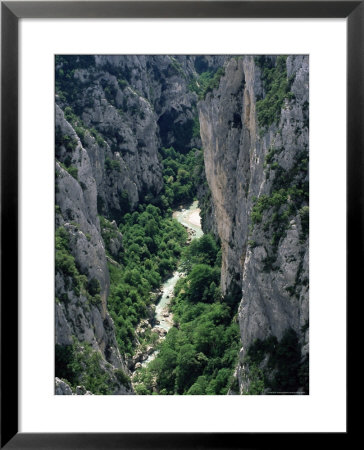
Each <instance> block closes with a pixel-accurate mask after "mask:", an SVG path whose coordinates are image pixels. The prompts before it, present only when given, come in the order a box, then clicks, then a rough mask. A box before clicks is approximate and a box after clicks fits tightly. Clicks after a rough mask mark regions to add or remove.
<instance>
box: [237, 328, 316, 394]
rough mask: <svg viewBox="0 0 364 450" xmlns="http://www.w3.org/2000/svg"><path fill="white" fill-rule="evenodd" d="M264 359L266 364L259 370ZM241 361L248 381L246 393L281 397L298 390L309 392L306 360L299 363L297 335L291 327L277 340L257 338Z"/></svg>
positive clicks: (299, 348) (299, 347)
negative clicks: (245, 364)
mask: <svg viewBox="0 0 364 450" xmlns="http://www.w3.org/2000/svg"><path fill="white" fill-rule="evenodd" d="M265 358H268V362H267V364H266V365H264V366H263V368H261V367H260V365H261V364H262V362H263V360H264V359H265ZM245 362H246V363H247V366H248V367H249V381H250V386H249V389H248V391H247V394H250V395H253V394H262V393H263V392H264V391H265V390H267V392H269V391H271V392H274V393H282V394H285V393H292V392H297V390H298V389H299V387H303V390H304V393H305V394H308V393H309V385H308V378H309V377H308V358H305V359H304V361H301V346H300V344H299V341H298V336H297V333H296V332H295V331H294V330H292V329H291V328H290V329H288V330H286V332H285V333H284V335H283V336H282V339H281V340H280V341H278V339H277V338H276V337H275V336H270V337H268V338H266V339H264V340H261V339H257V340H256V341H255V342H254V343H253V344H252V345H251V346H250V347H249V349H248V353H247V356H246V358H245Z"/></svg>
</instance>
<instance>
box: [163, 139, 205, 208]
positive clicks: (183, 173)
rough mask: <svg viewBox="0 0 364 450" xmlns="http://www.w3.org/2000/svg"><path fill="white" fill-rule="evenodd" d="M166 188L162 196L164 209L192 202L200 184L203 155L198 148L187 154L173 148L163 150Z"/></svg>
mask: <svg viewBox="0 0 364 450" xmlns="http://www.w3.org/2000/svg"><path fill="white" fill-rule="evenodd" d="M160 156H161V159H162V163H163V180H164V188H163V192H162V194H161V196H160V202H161V207H162V208H168V207H171V208H172V207H175V206H178V205H181V204H188V203H189V202H192V201H193V199H194V198H195V196H196V190H197V186H198V184H199V181H200V179H199V174H200V167H201V166H202V165H203V153H202V151H201V150H198V149H196V148H193V149H191V150H190V151H188V152H187V153H180V152H177V151H176V150H175V149H174V148H173V147H170V148H162V149H161V150H160Z"/></svg>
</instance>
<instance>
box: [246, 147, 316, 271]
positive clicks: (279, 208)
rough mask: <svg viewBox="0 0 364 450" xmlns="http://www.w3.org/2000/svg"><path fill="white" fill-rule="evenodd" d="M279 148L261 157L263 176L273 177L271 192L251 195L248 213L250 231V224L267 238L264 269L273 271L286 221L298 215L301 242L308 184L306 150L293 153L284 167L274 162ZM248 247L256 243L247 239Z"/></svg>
mask: <svg viewBox="0 0 364 450" xmlns="http://www.w3.org/2000/svg"><path fill="white" fill-rule="evenodd" d="M283 150H284V149H283V148H280V149H276V148H273V149H271V150H270V151H269V152H268V154H267V156H266V158H265V167H266V177H267V178H268V177H270V176H272V177H274V178H273V181H272V192H271V193H270V194H269V195H266V194H263V195H261V196H260V197H259V198H254V199H253V201H254V205H253V208H252V213H251V231H253V229H254V227H256V226H260V227H262V229H263V231H264V234H265V236H266V237H270V244H271V245H270V247H269V248H267V249H266V250H267V253H268V256H267V258H266V260H265V270H266V271H270V270H277V269H278V267H277V266H275V265H274V263H275V262H276V259H277V251H278V246H279V242H280V241H281V239H283V238H284V237H285V236H286V233H287V230H288V228H289V223H290V220H291V219H292V218H293V217H295V215H296V214H298V215H299V217H300V219H301V228H302V231H301V236H300V237H301V240H302V241H305V239H307V235H308V226H309V206H308V200H309V184H308V176H307V175H308V151H307V150H306V149H303V150H301V151H299V152H297V154H296V156H295V159H294V162H293V165H292V167H291V168H290V169H288V170H286V169H284V168H283V167H282V166H280V165H279V163H278V162H277V157H278V156H279V154H280V153H281V152H282V151H283ZM249 244H250V246H251V247H256V246H258V245H260V244H259V242H255V241H252V240H251V241H250V242H249Z"/></svg>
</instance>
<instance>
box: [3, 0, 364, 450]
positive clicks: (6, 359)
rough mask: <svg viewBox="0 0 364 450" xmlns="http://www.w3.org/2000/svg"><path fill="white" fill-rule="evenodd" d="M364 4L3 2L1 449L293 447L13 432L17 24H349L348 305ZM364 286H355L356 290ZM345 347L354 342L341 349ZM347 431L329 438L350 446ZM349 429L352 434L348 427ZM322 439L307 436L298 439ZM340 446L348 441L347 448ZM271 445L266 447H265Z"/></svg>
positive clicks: (354, 256)
mask: <svg viewBox="0 0 364 450" xmlns="http://www.w3.org/2000/svg"><path fill="white" fill-rule="evenodd" d="M363 3H364V1H259V0H255V1H214V2H212V1H194V2H183V1H175V2H174V1H168V2H165V1H164V2H161V1H114V2H107V1H95V2H80V1H79V2H77V1H75V2H73V1H71V2H62V1H55V2H47V1H38V2H32V1H30V2H21V1H20V2H17V1H14V2H12V1H9V2H7V1H5V2H1V448H6V449H41V448H43V449H76V448H77V449H86V448H87V449H106V448H110V449H116V448H120V449H139V448H140V449H141V448H151V449H154V448H155V449H164V448H166V449H167V448H171V449H185V448H195V449H197V448H198V449H201V448H214V449H218V448H221V449H223V448H261V447H262V446H264V447H266V446H267V447H269V448H270V447H271V444H272V442H274V441H276V440H277V439H278V438H279V445H280V447H288V446H289V447H291V446H292V445H296V443H297V439H298V436H297V434H296V433H276V434H272V433H63V434H49V433H19V432H18V400H19V398H18V351H17V349H18V323H17V317H18V303H17V298H18V271H17V267H18V181H19V180H18V52H19V48H18V21H19V19H21V18H39V19H40V18H117V17H120V18H238V17H242V18H347V38H348V41H347V45H348V47H347V74H348V86H347V286H348V289H347V305H348V303H349V299H350V298H351V299H352V300H354V295H357V292H360V291H361V289H359V281H360V280H361V278H362V276H363V273H364V271H363V268H364V264H363V258H362V256H363V218H364V217H363V216H364V208H363V203H364V196H363V193H364V189H363V188H364V186H363V185H364V182H363V177H362V173H364V172H363V169H364V167H363V143H364V126H363V125H364V123H363V116H364V114H363V113H364V111H363V108H364V88H363V86H364V36H363V34H364V29H363V24H364V5H363ZM360 288H361V286H360ZM347 348H348V351H350V345H348V346H347ZM348 418H349V413H348V415H347V423H348V428H347V432H346V433H337V434H336V436H335V441H336V442H337V443H339V445H340V441H341V442H342V445H346V444H347V439H348V438H349V430H350V429H349V421H348ZM350 431H351V430H350ZM312 437H314V438H315V444H318V445H320V443H321V441H322V443H324V442H325V444H326V445H327V435H326V434H325V433H318V434H317V433H316V434H314V435H312V434H311V433H303V434H301V435H300V436H299V443H300V445H302V444H307V441H308V439H310V438H312ZM344 440H345V442H344ZM268 443H269V445H268Z"/></svg>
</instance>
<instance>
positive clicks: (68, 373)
mask: <svg viewBox="0 0 364 450" xmlns="http://www.w3.org/2000/svg"><path fill="white" fill-rule="evenodd" d="M55 359H56V374H55V375H56V377H58V378H60V379H63V380H64V381H65V382H66V383H67V384H69V385H70V386H71V388H72V389H73V390H75V389H76V387H77V386H80V385H82V386H84V387H85V388H86V390H88V391H90V392H92V393H93V394H95V395H97V394H100V395H106V394H113V393H114V392H115V389H117V388H118V385H119V383H120V384H123V385H124V386H129V385H130V378H129V377H128V376H127V375H126V374H125V373H124V371H123V370H122V369H114V370H113V372H112V375H113V376H112V377H111V376H110V374H109V373H108V372H106V371H105V370H103V369H102V367H101V365H100V364H101V361H102V356H101V354H100V353H99V352H97V351H94V350H93V349H92V347H91V346H90V344H87V343H86V342H83V343H82V344H81V343H80V342H78V341H77V340H76V339H74V342H73V344H72V345H56V348H55ZM104 364H106V365H108V366H109V369H112V366H111V364H108V363H104Z"/></svg>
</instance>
